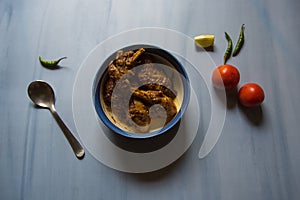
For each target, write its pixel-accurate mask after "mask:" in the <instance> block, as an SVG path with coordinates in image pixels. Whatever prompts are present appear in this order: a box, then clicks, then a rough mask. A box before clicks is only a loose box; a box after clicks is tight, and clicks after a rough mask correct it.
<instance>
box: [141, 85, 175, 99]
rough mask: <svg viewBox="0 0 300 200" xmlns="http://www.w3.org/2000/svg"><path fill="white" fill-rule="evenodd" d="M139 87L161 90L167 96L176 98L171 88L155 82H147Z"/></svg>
mask: <svg viewBox="0 0 300 200" xmlns="http://www.w3.org/2000/svg"><path fill="white" fill-rule="evenodd" d="M139 89H141V90H155V91H162V92H163V93H164V94H165V95H167V96H168V97H170V98H172V99H175V98H176V94H175V93H174V92H173V91H172V90H171V89H169V88H167V87H165V86H163V85H159V84H155V83H149V84H146V85H143V86H141V87H140V88H139Z"/></svg>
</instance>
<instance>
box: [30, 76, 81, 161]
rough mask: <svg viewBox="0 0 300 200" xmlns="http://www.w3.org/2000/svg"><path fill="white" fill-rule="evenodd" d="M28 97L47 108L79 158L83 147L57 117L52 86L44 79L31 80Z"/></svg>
mask: <svg viewBox="0 0 300 200" xmlns="http://www.w3.org/2000/svg"><path fill="white" fill-rule="evenodd" d="M27 92H28V96H29V98H30V99H31V100H32V101H33V102H34V103H35V104H36V105H38V106H39V107H42V108H47V109H49V110H50V112H51V113H52V115H53V117H54V119H55V120H56V122H57V124H58V125H59V127H60V128H61V130H62V131H63V133H64V135H65V137H66V138H67V140H68V142H69V143H70V145H71V147H72V149H73V151H74V153H75V155H76V157H77V158H79V159H81V158H83V156H84V149H83V147H82V146H81V144H80V143H79V142H78V140H77V139H76V138H75V137H74V135H73V134H72V133H71V131H70V130H69V128H68V127H67V126H66V125H65V123H64V122H63V121H62V119H61V118H60V117H59V115H58V113H57V112H56V109H55V95H54V91H53V89H52V87H51V86H50V85H49V84H48V83H46V82H44V81H40V80H38V81H33V82H31V83H30V84H29V86H28V90H27Z"/></svg>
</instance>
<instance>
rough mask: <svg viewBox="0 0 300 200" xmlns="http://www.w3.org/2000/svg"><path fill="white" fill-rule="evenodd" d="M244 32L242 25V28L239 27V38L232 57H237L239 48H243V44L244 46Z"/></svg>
mask: <svg viewBox="0 0 300 200" xmlns="http://www.w3.org/2000/svg"><path fill="white" fill-rule="evenodd" d="M244 30H245V24H243V25H242V27H241V31H240V36H239V39H238V42H237V43H236V46H235V48H234V51H233V54H232V56H236V55H238V54H239V52H240V50H241V48H242V46H243V44H244V38H245V36H244Z"/></svg>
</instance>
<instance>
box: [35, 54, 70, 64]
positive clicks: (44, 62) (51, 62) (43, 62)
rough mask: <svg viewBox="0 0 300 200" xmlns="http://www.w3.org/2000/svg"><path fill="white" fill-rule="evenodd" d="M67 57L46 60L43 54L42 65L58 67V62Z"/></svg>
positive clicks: (40, 58)
mask: <svg viewBox="0 0 300 200" xmlns="http://www.w3.org/2000/svg"><path fill="white" fill-rule="evenodd" d="M66 58H67V57H62V58H60V59H57V60H45V59H43V58H42V57H41V56H39V60H40V63H41V65H43V66H44V67H58V63H59V62H60V61H61V60H63V59H66Z"/></svg>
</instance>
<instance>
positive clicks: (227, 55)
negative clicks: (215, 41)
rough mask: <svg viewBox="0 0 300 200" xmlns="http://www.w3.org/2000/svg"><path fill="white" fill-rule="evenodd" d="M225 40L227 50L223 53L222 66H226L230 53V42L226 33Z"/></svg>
mask: <svg viewBox="0 0 300 200" xmlns="http://www.w3.org/2000/svg"><path fill="white" fill-rule="evenodd" d="M225 37H226V40H227V41H228V44H227V49H226V51H225V53H224V64H226V62H227V60H228V59H229V58H230V55H231V52H232V40H231V38H230V36H229V35H228V33H226V32H225Z"/></svg>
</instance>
